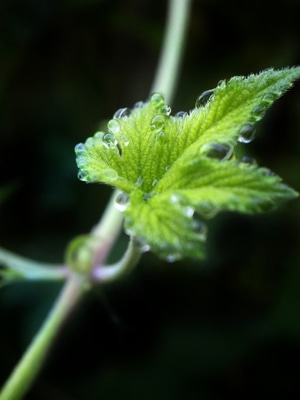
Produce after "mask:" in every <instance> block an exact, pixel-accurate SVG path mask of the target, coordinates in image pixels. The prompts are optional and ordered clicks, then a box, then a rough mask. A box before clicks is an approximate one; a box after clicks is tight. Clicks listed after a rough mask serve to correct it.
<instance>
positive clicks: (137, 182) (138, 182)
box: [135, 176, 144, 187]
mask: <svg viewBox="0 0 300 400" xmlns="http://www.w3.org/2000/svg"><path fill="white" fill-rule="evenodd" d="M143 182H144V180H143V178H142V177H141V176H139V177H138V178H137V180H136V182H135V185H136V186H138V187H141V186H142V184H143Z"/></svg>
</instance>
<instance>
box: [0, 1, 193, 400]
mask: <svg viewBox="0 0 300 400" xmlns="http://www.w3.org/2000/svg"><path fill="white" fill-rule="evenodd" d="M190 5H191V0H170V3H169V14H168V20H167V26H166V35H165V39H164V45H163V48H162V52H161V57H160V61H159V66H158V69H157V74H156V77H155V79H154V83H153V86H152V89H151V92H153V91H159V92H162V93H163V94H164V96H165V98H166V100H167V102H169V103H170V102H171V100H172V97H173V94H174V91H175V87H176V84H177V79H178V73H179V66H180V60H181V56H182V49H183V43H184V38H185V32H186V27H187V23H188V16H189V11H190ZM115 196H116V193H114V194H113V196H112V198H111V200H110V202H109V203H108V205H107V208H106V211H105V212H104V214H103V217H102V218H101V220H100V222H99V224H97V225H96V226H95V228H94V229H93V231H92V234H93V235H94V236H95V237H97V240H99V250H98V249H97V252H96V253H99V255H100V256H99V261H101V263H100V264H98V265H97V266H96V268H94V270H93V271H92V277H91V278H92V279H93V280H94V281H95V282H99V283H100V282H102V283H104V282H109V281H112V280H116V279H119V278H121V277H122V276H123V275H125V273H128V272H129V271H131V270H132V269H133V268H134V267H135V266H136V265H137V263H138V261H139V259H140V256H141V250H140V249H139V248H138V246H137V244H136V242H135V241H134V239H133V238H131V240H130V242H129V246H128V249H127V251H126V252H125V254H124V256H123V257H122V259H121V260H120V261H119V262H118V263H116V264H113V265H110V266H103V265H102V261H104V259H105V257H106V256H107V255H108V254H109V252H110V250H111V248H112V247H113V245H114V243H115V241H116V239H117V236H118V234H119V232H120V229H121V226H122V214H121V213H120V212H119V211H118V210H116V208H115V206H114V200H115ZM1 261H2V262H4V263H8V261H12V262H14V263H15V266H17V265H20V263H21V264H22V268H23V269H24V267H25V269H26V268H27V270H28V271H30V268H34V266H36V267H37V266H38V265H36V264H35V262H32V263H31V262H30V261H29V260H25V259H21V258H18V256H13V255H12V254H10V253H8V252H5V251H0V262H1ZM30 263H31V266H30ZM39 267H41V265H39ZM42 267H45V268H46V267H48V266H46V265H43V266H42ZM40 271H44V272H45V273H49V271H50V269H48V268H46V269H43V268H42V269H40ZM61 273H62V272H61V271H60V272H59V271H58V272H55V274H57V275H58V276H59V275H60V274H61ZM51 274H52V272H51ZM53 276H54V275H53ZM86 279H87V278H85V280H84V278H82V277H79V276H78V275H75V274H71V276H70V277H69V278H68V280H67V281H66V283H65V286H64V288H63V289H62V293H61V295H60V297H59V298H58V299H57V301H56V303H55V304H54V306H53V309H52V311H51V312H50V313H49V316H48V317H47V319H46V321H45V323H44V325H42V327H41V329H40V331H39V332H38V334H37V336H36V337H35V338H34V339H33V341H32V344H31V345H30V347H29V348H28V349H27V351H26V353H25V354H24V356H23V358H22V359H21V360H20V362H19V364H18V365H17V366H16V368H15V369H14V371H13V372H12V374H11V376H10V378H9V379H8V381H7V383H6V384H5V386H4V387H3V389H2V391H1V393H0V400H20V399H22V398H23V396H24V395H25V394H26V393H27V392H28V390H29V388H30V386H31V384H32V382H33V381H34V379H35V377H36V376H37V374H38V372H39V371H40V369H41V367H42V365H43V362H44V360H45V357H46V355H47V353H48V350H49V347H50V345H51V343H52V341H53V338H54V337H55V335H56V334H57V332H58V330H59V328H60V326H61V324H62V323H63V321H64V320H65V319H66V317H67V316H68V315H69V313H70V311H71V310H72V309H73V308H74V306H75V305H76V303H77V301H78V299H79V298H80V296H81V293H82V285H83V283H84V282H85V281H86Z"/></svg>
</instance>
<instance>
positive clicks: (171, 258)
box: [166, 253, 181, 263]
mask: <svg viewBox="0 0 300 400" xmlns="http://www.w3.org/2000/svg"><path fill="white" fill-rule="evenodd" d="M180 258H181V254H180V253H170V254H168V255H167V256H166V260H167V261H168V262H170V263H172V262H175V261H178V260H180Z"/></svg>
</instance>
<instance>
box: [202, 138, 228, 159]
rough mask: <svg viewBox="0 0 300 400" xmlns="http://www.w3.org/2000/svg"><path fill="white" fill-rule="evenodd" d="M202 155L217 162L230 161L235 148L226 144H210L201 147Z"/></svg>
mask: <svg viewBox="0 0 300 400" xmlns="http://www.w3.org/2000/svg"><path fill="white" fill-rule="evenodd" d="M200 151H201V154H203V155H205V156H206V157H209V158H216V159H217V160H228V159H229V158H230V157H231V156H232V153H233V147H232V146H229V145H227V144H225V143H217V142H210V143H205V144H204V145H203V146H202V147H201V150H200Z"/></svg>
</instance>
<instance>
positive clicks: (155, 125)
mask: <svg viewBox="0 0 300 400" xmlns="http://www.w3.org/2000/svg"><path fill="white" fill-rule="evenodd" d="M167 118H168V117H167V116H166V115H164V114H157V115H155V117H153V118H152V121H151V125H150V129H152V130H155V131H160V130H162V129H163V128H164V126H165V123H166V119H167Z"/></svg>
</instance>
